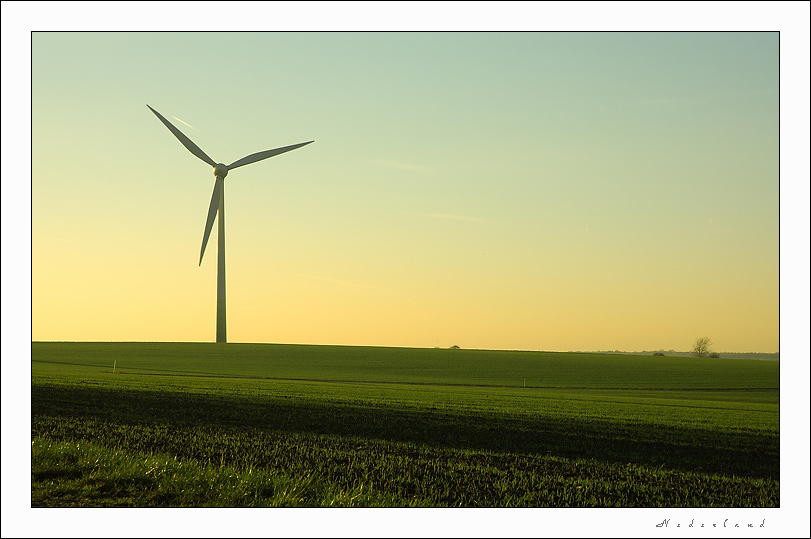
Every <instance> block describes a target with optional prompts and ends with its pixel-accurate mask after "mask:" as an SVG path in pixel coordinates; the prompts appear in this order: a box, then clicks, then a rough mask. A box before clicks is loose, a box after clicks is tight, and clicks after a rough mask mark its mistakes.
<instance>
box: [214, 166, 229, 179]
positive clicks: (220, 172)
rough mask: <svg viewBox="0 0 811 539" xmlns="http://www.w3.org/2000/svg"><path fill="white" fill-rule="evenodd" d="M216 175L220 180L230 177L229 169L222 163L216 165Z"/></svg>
mask: <svg viewBox="0 0 811 539" xmlns="http://www.w3.org/2000/svg"><path fill="white" fill-rule="evenodd" d="M214 175H215V176H217V177H218V178H225V176H226V175H228V167H227V166H225V165H223V164H222V163H217V164H216V165H214Z"/></svg>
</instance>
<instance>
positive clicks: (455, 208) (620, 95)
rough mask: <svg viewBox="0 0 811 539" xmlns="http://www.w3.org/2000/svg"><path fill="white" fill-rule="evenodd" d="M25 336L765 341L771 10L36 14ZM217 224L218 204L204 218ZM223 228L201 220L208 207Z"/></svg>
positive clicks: (768, 329)
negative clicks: (562, 23)
mask: <svg viewBox="0 0 811 539" xmlns="http://www.w3.org/2000/svg"><path fill="white" fill-rule="evenodd" d="M31 94H32V338H33V339H34V340H112V341H116V340H125V341H131V340H132V341H210V340H213V338H214V324H215V302H216V293H215V282H216V242H214V241H213V240H212V243H210V244H209V249H208V251H207V253H206V256H205V258H204V259H203V264H202V266H201V267H198V266H197V258H198V254H199V249H200V242H201V238H202V233H203V225H204V222H205V216H206V211H207V208H208V202H209V199H210V196H211V190H212V188H213V183H214V177H213V175H212V172H211V168H210V167H209V166H208V165H206V164H204V163H203V162H201V161H199V160H198V159H197V158H196V157H194V156H193V155H191V154H190V153H189V152H188V151H187V150H186V149H185V148H184V147H183V146H182V145H180V143H179V142H178V141H177V140H176V139H175V138H174V137H173V136H172V134H171V133H170V132H169V131H168V130H167V129H166V128H165V127H164V126H163V125H162V124H161V123H160V121H158V119H157V118H155V116H154V115H153V114H152V113H151V112H150V111H149V109H148V108H147V107H146V104H149V105H150V106H152V107H154V108H155V109H156V110H158V111H159V112H161V113H162V114H163V115H164V116H165V117H167V118H168V119H169V120H170V121H172V122H174V123H175V125H176V126H177V127H178V128H179V129H181V130H182V131H183V132H184V133H186V134H187V135H188V136H189V137H190V138H191V139H192V140H193V141H195V142H196V143H197V144H198V145H199V146H200V147H201V148H202V149H203V150H204V151H206V152H207V153H208V154H209V155H211V156H212V158H214V159H215V160H216V161H223V162H226V163H229V162H232V161H235V160H236V159H238V158H240V157H243V156H244V155H247V154H249V153H253V152H256V151H260V150H265V149H269V148H275V147H278V146H285V145H288V144H293V143H297V142H303V141H307V140H312V139H315V141H316V142H315V143H314V144H312V145H309V146H307V147H305V148H302V149H299V150H296V151H295V152H291V153H287V154H284V155H282V156H278V157H275V158H273V159H270V160H267V161H263V162H261V163H256V164H252V165H250V166H247V167H243V168H240V169H238V170H235V171H233V172H232V173H231V174H229V176H228V178H227V180H226V182H225V186H226V215H227V219H226V226H227V229H226V238H227V242H226V243H227V278H228V284H227V294H228V339H229V341H231V342H286V343H314V344H362V345H386V346H416V347H432V346H441V347H446V346H450V345H454V344H456V345H459V346H462V347H466V348H508V349H535V350H613V349H619V350H643V349H646V350H655V349H660V348H663V349H676V350H687V349H689V348H690V346H691V345H692V342H693V341H694V339H695V338H696V337H698V336H702V335H705V334H706V335H709V336H710V337H711V338H712V339H713V341H714V343H715V349H717V350H722V351H740V352H742V351H757V352H775V351H778V350H779V187H780V184H779V180H780V177H779V153H778V151H779V138H778V135H779V131H778V128H779V37H778V34H777V33H517V32H514V33H513V32H505V33H500V32H490V33H385V32H370V33H149V32H146V33H126V32H124V33H117V32H102V33H58V32H57V33H52V32H35V33H33V35H32V92H31ZM215 230H216V229H215ZM215 233H216V232H215Z"/></svg>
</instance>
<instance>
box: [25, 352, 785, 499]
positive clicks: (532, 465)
mask: <svg viewBox="0 0 811 539" xmlns="http://www.w3.org/2000/svg"><path fill="white" fill-rule="evenodd" d="M31 350H32V364H31V367H32V386H31V412H32V425H31V437H32V470H31V478H32V491H31V503H32V506H37V507H42V506H46V507H111V506H124V507H133V506H134V507H267V506H285V507H293V506H304V507H322V506H323V507H326V506H333V507H375V506H377V507H778V506H779V503H780V496H779V471H780V470H779V362H776V361H755V360H740V359H706V358H685V357H660V356H655V357H654V356H628V355H610V354H581V353H552V352H504V351H484V350H448V349H414V348H377V347H350V346H304V345H273V344H227V345H222V344H213V343H212V344H209V343H40V342H35V343H32V348H31Z"/></svg>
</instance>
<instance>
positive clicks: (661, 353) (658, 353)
mask: <svg viewBox="0 0 811 539" xmlns="http://www.w3.org/2000/svg"><path fill="white" fill-rule="evenodd" d="M653 355H654V356H663V355H665V353H664V352H654V353H653Z"/></svg>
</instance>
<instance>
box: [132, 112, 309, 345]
mask: <svg viewBox="0 0 811 539" xmlns="http://www.w3.org/2000/svg"><path fill="white" fill-rule="evenodd" d="M147 107H148V108H149V110H151V111H152V112H154V113H155V116H157V117H158V119H159V120H160V121H161V122H163V125H165V126H166V127H167V128H168V129H169V131H171V132H172V134H173V135H174V136H175V137H177V140H179V141H180V143H181V144H183V146H185V147H186V149H187V150H189V151H190V152H191V153H193V154H194V155H195V156H197V157H198V158H199V159H201V160H202V161H205V162H206V163H208V164H209V165H211V166H212V167H214V192H213V193H212V194H211V203H210V204H209V206H208V216H207V217H206V228H205V231H204V232H203V245H202V246H201V247H200V261H199V262H198V263H197V265H198V266H200V264H202V263H203V253H205V252H206V243H208V236H209V235H210V234H211V227H212V226H214V216H216V215H219V217H218V219H217V341H216V342H218V343H219V342H222V343H224V342H226V337H225V176H227V175H228V172H230V171H232V170H234V169H235V168H237V167H241V166H243V165H249V164H251V163H256V162H257V161H261V160H262V159H267V158H268V157H273V156H274V155H279V154H280V153H284V152H289V151H290V150H295V149H296V148H301V147H302V146H305V145H307V144H310V142H315V141H313V140H311V141H309V142H302V143H301V144H293V145H292V146H284V147H282V148H276V149H275V150H265V151H264V152H257V153H252V154H251V155H248V156H246V157H243V158H242V159H238V160H236V161H234V162H233V163H231V164H230V165H224V164H222V163H215V162H214V160H213V159H212V158H210V157H209V156H208V155H206V153H205V152H204V151H203V150H201V149H200V147H199V146H197V145H196V144H195V143H194V142H192V141H191V139H189V137H187V136H186V135H184V134H183V133H181V132H180V130H179V129H178V128H177V127H175V126H174V125H172V124H171V123H169V121H168V120H167V119H166V118H164V117H163V116H161V114H160V113H159V112H158V111H157V110H155V109H153V108H152V107H150V106H149V105H147Z"/></svg>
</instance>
